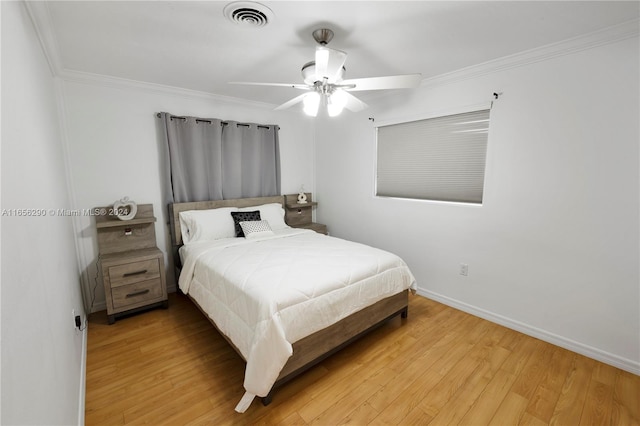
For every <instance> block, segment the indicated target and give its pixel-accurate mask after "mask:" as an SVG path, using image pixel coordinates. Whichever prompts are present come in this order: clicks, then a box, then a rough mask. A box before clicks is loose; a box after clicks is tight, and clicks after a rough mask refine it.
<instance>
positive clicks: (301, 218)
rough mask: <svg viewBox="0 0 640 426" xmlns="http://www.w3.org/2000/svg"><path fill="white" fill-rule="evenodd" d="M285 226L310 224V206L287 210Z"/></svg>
mask: <svg viewBox="0 0 640 426" xmlns="http://www.w3.org/2000/svg"><path fill="white" fill-rule="evenodd" d="M286 221H287V225H289V226H293V227H296V226H298V225H306V224H309V223H311V206H309V207H302V208H298V209H287V212H286Z"/></svg>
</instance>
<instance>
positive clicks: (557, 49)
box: [420, 19, 640, 87]
mask: <svg viewBox="0 0 640 426" xmlns="http://www.w3.org/2000/svg"><path fill="white" fill-rule="evenodd" d="M639 34H640V20H639V19H633V20H630V21H627V22H623V23H622V24H618V25H614V26H611V27H607V28H604V29H602V30H598V31H594V32H591V33H588V34H584V35H580V36H577V37H573V38H570V39H567V40H563V41H559V42H557V43H551V44H548V45H545V46H541V47H536V48H534V49H530V50H525V51H523V52H519V53H515V54H513V55H508V56H503V57H501V58H498V59H495V60H491V61H487V62H484V63H481V64H477V65H472V66H470V67H466V68H462V69H459V70H456V71H452V72H450V73H446V74H441V75H437V76H434V77H430V78H425V79H424V80H422V83H421V84H420V86H421V87H428V86H440V85H443V84H451V83H456V82H459V81H462V80H467V79H470V78H475V77H480V76H483V75H487V74H492V73H496V72H500V71H505V70H508V69H512V68H518V67H522V66H525V65H529V64H533V63H536V62H542V61H546V60H549V59H553V58H556V57H559V56H566V55H571V54H574V53H577V52H581V51H583V50H587V49H592V48H594V47H598V46H602V45H606V44H611V43H616V42H618V41H622V40H626V39H629V38H634V37H638V35H639Z"/></svg>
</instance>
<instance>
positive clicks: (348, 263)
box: [179, 228, 416, 412]
mask: <svg viewBox="0 0 640 426" xmlns="http://www.w3.org/2000/svg"><path fill="white" fill-rule="evenodd" d="M180 255H181V257H182V259H183V265H184V267H183V269H182V272H181V274H180V279H179V286H180V289H181V290H182V291H183V292H184V293H185V294H186V293H188V294H189V295H190V296H191V297H193V298H194V300H195V301H196V302H198V304H199V305H200V306H201V307H202V308H203V309H204V310H205V311H206V312H207V313H208V315H209V316H210V317H211V319H212V320H213V321H214V322H215V323H216V325H217V326H218V328H219V329H220V330H221V331H222V332H223V333H224V334H225V335H226V336H227V337H229V338H230V339H231V341H232V342H233V343H234V344H235V346H236V347H237V348H238V349H239V350H240V352H241V353H242V355H243V357H244V358H245V360H246V361H247V366H246V371H245V378H244V388H245V390H246V393H245V395H244V396H243V398H242V400H241V401H240V402H239V403H238V406H237V407H236V411H238V412H244V411H245V410H246V409H247V408H248V407H249V405H250V404H251V401H252V400H253V398H254V397H255V396H256V395H258V396H266V395H267V394H268V393H269V391H270V390H271V387H272V386H273V384H274V383H275V381H276V379H277V377H278V375H279V373H280V371H281V370H282V368H283V367H284V365H285V364H286V362H287V359H288V358H289V357H290V356H291V354H292V347H291V344H292V343H294V342H296V341H297V340H300V339H301V338H303V337H306V336H308V335H310V334H312V333H314V332H316V331H318V330H321V329H323V328H325V327H327V326H329V325H331V324H334V323H336V322H337V321H339V320H341V319H343V318H345V317H347V316H349V315H351V314H352V313H354V312H357V311H359V310H361V309H362V308H364V307H367V306H369V305H372V304H374V303H376V302H378V301H379V300H382V299H384V298H385V297H388V296H391V295H393V294H396V293H398V292H400V291H403V290H406V289H408V288H411V289H413V290H415V288H416V283H415V279H414V277H413V275H412V274H411V272H410V271H409V268H408V267H407V265H406V264H405V263H404V261H402V259H400V258H399V257H398V256H396V255H394V254H391V253H389V252H386V251H383V250H379V249H375V248H373V247H369V246H366V245H363V244H358V243H354V242H350V241H346V240H342V239H339V238H333V237H328V236H325V235H322V234H318V233H315V232H313V231H309V230H305V229H294V228H289V229H284V230H280V231H276V234H275V235H272V236H267V237H263V238H260V239H257V240H247V239H245V238H228V239H222V240H216V241H210V242H200V243H193V244H189V245H185V246H183V247H182V248H181V249H180Z"/></svg>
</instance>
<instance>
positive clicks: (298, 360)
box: [169, 195, 409, 405]
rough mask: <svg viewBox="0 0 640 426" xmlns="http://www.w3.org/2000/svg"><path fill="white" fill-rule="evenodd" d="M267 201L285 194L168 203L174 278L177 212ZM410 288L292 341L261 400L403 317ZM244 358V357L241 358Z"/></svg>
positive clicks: (178, 236)
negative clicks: (356, 341) (358, 340)
mask: <svg viewBox="0 0 640 426" xmlns="http://www.w3.org/2000/svg"><path fill="white" fill-rule="evenodd" d="M267 203H280V204H282V205H283V207H284V196H282V195H281V196H275V197H259V198H241V199H235V200H218V201H200V202H190V203H174V204H169V218H170V227H171V243H172V246H173V258H174V264H175V265H176V274H177V275H176V277H178V276H179V270H180V268H181V266H180V265H181V263H180V256H179V255H178V249H179V248H180V246H182V233H181V232H180V220H179V214H180V212H182V211H187V210H206V209H215V208H220V207H240V208H242V207H251V206H258V205H261V204H267ZM408 294H409V291H408V290H407V291H402V292H400V293H398V294H396V295H393V296H390V297H388V298H386V299H383V300H381V301H379V302H377V303H375V304H373V305H371V306H369V307H367V308H364V309H362V310H361V311H358V312H356V313H354V314H352V315H350V316H348V317H346V318H344V319H342V320H341V321H338V322H337V323H335V324H333V325H331V326H329V327H327V328H325V329H323V330H320V331H318V332H316V333H314V334H311V335H310V336H307V337H305V338H303V339H301V340H299V341H297V342H295V343H293V345H292V346H293V355H292V356H291V357H290V358H289V360H288V361H287V363H286V364H285V366H284V367H283V369H282V371H281V372H280V375H279V376H278V379H277V380H276V382H275V384H274V385H273V387H272V388H271V391H270V392H269V394H268V395H267V396H265V397H262V403H263V404H264V405H268V404H269V403H270V402H271V400H272V398H273V392H274V391H275V390H276V389H277V388H278V387H280V386H282V385H283V384H284V383H286V382H288V381H289V380H291V379H293V378H294V377H296V376H298V375H300V374H301V373H303V372H304V371H306V370H308V369H309V368H311V367H313V366H314V365H316V364H317V363H319V362H320V361H322V360H324V359H325V358H327V357H329V356H330V355H332V354H334V353H336V352H337V351H339V350H340V349H342V348H344V347H345V346H347V345H348V344H350V343H351V342H353V341H355V340H357V339H359V338H360V337H362V336H363V335H365V334H366V333H368V332H370V331H372V330H374V329H375V328H377V327H379V326H381V325H382V324H384V323H385V322H387V321H388V320H390V319H392V318H394V317H396V316H398V315H400V316H401V317H402V318H406V317H407V314H408V306H409V296H408ZM189 298H190V299H191V301H192V302H193V303H194V304H195V305H196V306H197V307H198V308H199V309H200V310H201V311H202V312H203V313H204V314H205V316H206V317H207V318H209V316H208V315H206V312H205V311H204V310H203V309H202V307H201V306H199V305H198V303H197V302H196V301H195V300H193V299H192V298H191V297H190V296H189ZM210 321H211V320H210ZM211 323H212V324H213V325H214V327H216V329H217V330H218V332H220V334H221V335H222V336H223V337H224V338H225V339H226V340H227V341H228V342H229V344H230V345H231V346H232V347H233V348H234V350H235V351H236V352H237V353H238V354H239V355H240V357H242V354H241V353H240V351H239V350H238V349H237V348H236V346H235V345H234V344H233V342H231V339H229V338H228V337H227V336H225V335H224V333H222V332H221V331H220V330H219V329H218V327H217V325H216V324H215V323H214V322H213V321H211ZM242 358H243V359H244V357H242Z"/></svg>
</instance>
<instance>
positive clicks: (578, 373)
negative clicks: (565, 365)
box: [550, 354, 595, 425]
mask: <svg viewBox="0 0 640 426" xmlns="http://www.w3.org/2000/svg"><path fill="white" fill-rule="evenodd" d="M594 363H595V361H593V360H590V359H588V358H586V357H583V356H581V355H577V354H576V355H575V356H574V358H573V363H572V365H571V367H570V370H569V374H568V375H567V379H566V380H565V383H564V385H563V387H562V391H561V393H560V396H559V398H558V403H557V404H556V407H555V410H554V413H553V416H552V417H551V421H550V423H551V424H552V425H567V424H578V423H579V422H580V418H581V416H582V409H583V407H584V400H585V398H586V395H587V389H588V386H589V381H590V379H591V373H592V370H593V366H594Z"/></svg>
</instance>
